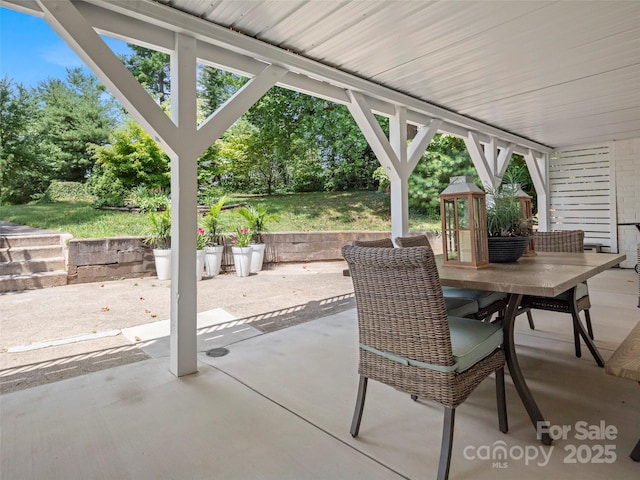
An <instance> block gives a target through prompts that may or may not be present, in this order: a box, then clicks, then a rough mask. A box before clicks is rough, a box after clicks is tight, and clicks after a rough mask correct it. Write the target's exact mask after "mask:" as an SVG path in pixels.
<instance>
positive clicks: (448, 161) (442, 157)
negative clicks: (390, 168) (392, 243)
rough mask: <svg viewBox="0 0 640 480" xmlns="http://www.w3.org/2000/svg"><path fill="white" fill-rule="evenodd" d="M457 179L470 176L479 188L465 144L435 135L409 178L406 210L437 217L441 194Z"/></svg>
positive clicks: (446, 136)
mask: <svg viewBox="0 0 640 480" xmlns="http://www.w3.org/2000/svg"><path fill="white" fill-rule="evenodd" d="M458 175H471V176H472V177H474V179H475V181H476V183H477V184H478V185H480V180H479V178H478V174H477V172H476V170H475V168H474V166H473V162H472V161H471V157H470V156H469V153H468V152H467V148H466V146H465V144H464V140H462V139H461V138H457V137H451V136H449V135H443V134H438V135H436V136H435V137H434V138H433V140H431V143H430V144H429V148H427V151H426V152H425V154H424V155H423V156H422V159H421V160H420V161H419V162H418V165H417V166H416V169H415V170H414V171H413V173H412V174H411V176H410V177H409V207H410V208H414V209H416V210H417V211H421V212H424V213H428V214H430V215H432V216H436V217H437V216H439V215H440V214H439V212H440V192H442V191H443V190H444V189H445V188H446V187H447V185H449V178H450V177H455V176H458Z"/></svg>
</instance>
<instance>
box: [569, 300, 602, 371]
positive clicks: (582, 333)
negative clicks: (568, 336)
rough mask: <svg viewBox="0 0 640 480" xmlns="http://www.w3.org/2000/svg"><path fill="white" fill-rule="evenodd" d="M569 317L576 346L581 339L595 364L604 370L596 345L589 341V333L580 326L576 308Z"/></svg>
mask: <svg viewBox="0 0 640 480" xmlns="http://www.w3.org/2000/svg"><path fill="white" fill-rule="evenodd" d="M571 316H572V317H573V334H574V336H575V341H576V345H577V346H578V347H579V346H580V338H582V340H583V341H584V343H585V345H586V346H587V348H588V349H589V352H591V355H592V356H593V359H594V360H595V361H596V364H597V365H598V366H599V367H600V368H604V359H603V358H602V355H600V352H599V351H598V348H597V347H596V345H595V344H594V343H593V340H591V338H590V337H589V333H588V332H587V331H586V330H585V329H584V327H583V326H582V323H581V322H580V316H579V315H578V311H577V308H574V309H573V310H572V312H571ZM577 353H578V352H576V356H578V355H577Z"/></svg>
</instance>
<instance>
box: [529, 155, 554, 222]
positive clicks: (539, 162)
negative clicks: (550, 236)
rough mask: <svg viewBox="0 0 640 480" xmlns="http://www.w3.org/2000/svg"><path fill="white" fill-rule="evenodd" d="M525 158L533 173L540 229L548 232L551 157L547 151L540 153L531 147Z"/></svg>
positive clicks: (531, 173)
mask: <svg viewBox="0 0 640 480" xmlns="http://www.w3.org/2000/svg"><path fill="white" fill-rule="evenodd" d="M538 155H540V157H538ZM524 160H525V162H526V165H527V169H528V170H529V174H530V175H531V180H532V181H533V186H534V187H535V189H536V197H537V206H538V231H540V232H546V231H548V230H549V215H548V214H549V197H548V194H549V183H548V182H549V174H548V172H549V161H548V160H549V157H548V154H546V153H542V154H538V153H537V152H534V151H533V150H531V149H529V150H528V151H527V153H526V154H525V156H524Z"/></svg>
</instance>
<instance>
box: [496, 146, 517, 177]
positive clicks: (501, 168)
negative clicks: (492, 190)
mask: <svg viewBox="0 0 640 480" xmlns="http://www.w3.org/2000/svg"><path fill="white" fill-rule="evenodd" d="M491 138H492V139H493V138H495V137H491ZM514 148H515V145H514V144H513V143H510V144H509V145H507V148H502V149H500V154H499V155H498V158H497V159H496V168H495V170H494V174H495V176H496V177H498V178H499V179H500V181H502V177H504V174H505V173H506V171H507V167H508V166H509V160H511V156H512V155H513V149H514Z"/></svg>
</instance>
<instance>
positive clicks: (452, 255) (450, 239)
mask: <svg viewBox="0 0 640 480" xmlns="http://www.w3.org/2000/svg"><path fill="white" fill-rule="evenodd" d="M446 235H447V260H457V259H458V252H457V245H456V232H455V231H453V230H447V232H446Z"/></svg>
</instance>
